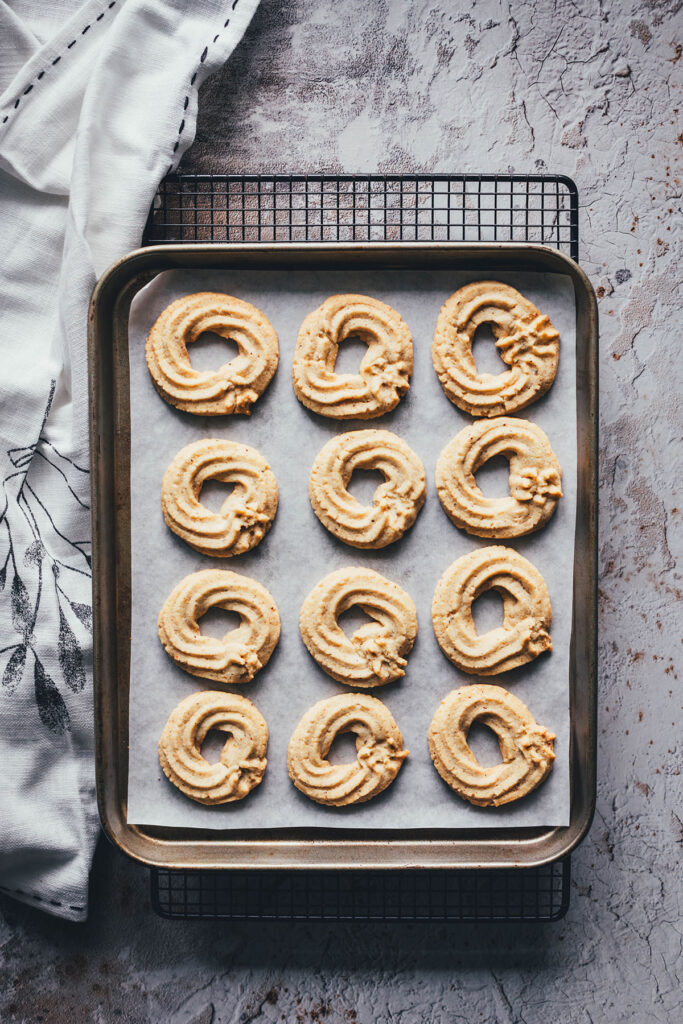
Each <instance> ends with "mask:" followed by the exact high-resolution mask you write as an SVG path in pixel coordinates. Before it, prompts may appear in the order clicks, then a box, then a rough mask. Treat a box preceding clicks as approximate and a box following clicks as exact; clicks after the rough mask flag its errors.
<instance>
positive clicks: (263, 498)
mask: <svg viewBox="0 0 683 1024" xmlns="http://www.w3.org/2000/svg"><path fill="white" fill-rule="evenodd" d="M207 480H219V481H221V482H222V483H225V484H233V485H234V486H233V490H232V491H231V492H230V494H229V495H228V496H227V498H226V499H225V501H224V502H223V505H222V507H221V510H220V512H212V511H211V510H210V509H208V508H207V507H206V505H202V503H201V501H200V492H201V489H202V487H203V486H204V484H205V483H206V482H207ZM277 502H278V489H277V481H276V479H275V476H274V475H273V473H271V471H270V467H269V465H268V463H267V462H266V460H265V459H264V458H263V456H262V455H261V454H260V453H259V452H257V450H256V449H255V448H249V447H248V446H247V445H246V444H237V443H236V442H234V441H220V440H217V439H216V438H208V439H206V440H202V441H194V442H193V443H192V444H188V445H187V446H186V447H185V448H183V449H182V451H180V452H178V454H177V455H176V457H175V458H174V460H173V462H172V463H171V465H170V466H169V467H168V469H167V470H166V473H165V474H164V479H163V482H162V484H161V509H162V511H163V514H164V519H165V520H166V525H167V526H168V527H169V529H171V530H173V532H174V533H176V534H177V535H178V536H179V537H182V539H183V540H184V541H186V543H187V544H189V545H190V546H191V547H193V548H195V550H196V551H201V553H202V554H204V555H215V556H218V557H221V558H228V557H229V556H231V555H241V554H243V553H244V552H245V551H249V550H250V549H251V548H253V547H256V545H257V544H258V543H259V541H261V540H262V539H263V537H264V536H265V534H266V533H267V532H268V530H269V529H270V527H271V524H272V522H273V517H274V516H275V513H276V511H277Z"/></svg>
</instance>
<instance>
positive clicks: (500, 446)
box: [436, 416, 562, 537]
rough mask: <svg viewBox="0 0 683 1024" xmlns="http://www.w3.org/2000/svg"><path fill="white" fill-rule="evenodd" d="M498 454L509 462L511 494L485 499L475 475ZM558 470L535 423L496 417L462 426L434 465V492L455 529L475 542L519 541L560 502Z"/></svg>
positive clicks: (548, 442) (537, 528) (548, 446)
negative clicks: (481, 539) (480, 539)
mask: <svg viewBox="0 0 683 1024" xmlns="http://www.w3.org/2000/svg"><path fill="white" fill-rule="evenodd" d="M496 455H504V456H505V458H506V459H508V461H509V463H510V494H509V496H508V497H506V498H486V497H484V495H483V494H482V492H481V490H480V489H479V487H478V486H477V482H476V480H475V473H476V472H477V470H478V469H480V468H481V467H482V466H483V465H484V463H485V462H488V460H489V459H493V458H495V457H496ZM561 481H562V470H561V469H560V464H559V462H558V461H557V458H556V457H555V453H554V451H553V450H552V448H551V447H550V441H549V440H548V438H547V437H546V435H545V434H544V432H543V431H542V430H541V428H540V427H537V426H536V424H535V423H530V422H529V420H523V419H518V418H516V417H509V416H500V417H496V418H495V419H491V420H480V421H479V422H478V423H472V424H470V425H469V426H468V427H465V428H464V429H463V430H461V431H460V433H459V434H456V436H455V437H454V438H453V440H452V441H451V442H450V443H449V444H447V445H446V447H445V448H444V450H443V451H442V452H441V455H440V456H439V461H438V462H437V464H436V489H437V491H438V493H439V498H440V499H441V504H442V505H443V507H444V509H445V511H446V513H447V515H448V516H449V517H450V519H452V520H453V522H454V523H455V525H456V526H460V527H462V529H463V530H467V532H468V533H472V534H474V535H475V536H476V537H521V536H523V535H524V534H526V533H533V532H534V530H540V528H541V527H542V526H544V525H545V524H546V523H547V521H548V520H549V519H550V517H551V516H552V514H553V512H554V511H555V507H556V505H557V502H558V500H559V499H560V498H561V497H562V488H561Z"/></svg>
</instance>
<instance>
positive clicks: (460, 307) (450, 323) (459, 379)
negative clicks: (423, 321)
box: [432, 281, 560, 416]
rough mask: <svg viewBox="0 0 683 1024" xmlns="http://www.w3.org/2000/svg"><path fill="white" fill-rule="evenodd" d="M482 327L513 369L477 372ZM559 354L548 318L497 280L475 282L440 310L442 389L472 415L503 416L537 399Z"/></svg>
mask: <svg viewBox="0 0 683 1024" xmlns="http://www.w3.org/2000/svg"><path fill="white" fill-rule="evenodd" d="M482 324H490V326H491V330H492V331H493V336H494V338H495V339H496V348H497V349H498V351H499V353H500V357H501V359H502V360H503V362H505V363H507V364H508V366H509V367H510V369H509V370H504V371H503V373H498V374H492V373H479V372H478V370H477V367H476V364H475V362H474V357H473V355H472V342H473V341H474V335H475V334H476V331H477V328H478V327H480V326H481V325H482ZM559 354H560V335H559V333H558V332H557V331H556V330H555V328H554V327H553V325H552V324H551V322H550V320H549V319H548V317H547V316H546V315H545V314H544V313H541V311H540V310H539V309H537V307H536V306H535V305H534V304H533V302H530V301H529V300H528V299H526V298H525V297H524V296H523V295H521V294H520V293H519V292H518V291H516V290H515V289H514V288H511V287H510V286H509V285H507V284H501V283H500V282H499V281H477V282H475V283H473V284H466V285H465V286H464V287H463V288H459V289H458V291H457V292H454V293H453V295H451V297H450V298H449V299H448V300H447V301H446V302H445V303H444V305H443V306H442V307H441V312H440V313H439V318H438V320H437V324H436V331H435V333H434V342H433V344H432V359H433V361H434V369H435V370H436V373H437V376H438V378H439V380H440V381H441V385H442V387H443V389H444V391H445V392H446V394H447V395H448V397H449V398H450V400H451V402H453V403H454V404H455V405H457V406H458V407H459V408H460V409H464V410H465V412H468V413H470V415H472V416H503V415H505V413H510V412H519V410H520V409H524V408H525V407H526V406H527V405H530V404H531V402H534V401H536V399H537V398H540V396H541V395H543V394H545V392H546V391H547V390H548V388H549V387H550V386H551V384H552V383H553V381H554V379H555V374H556V372H557V363H558V359H559Z"/></svg>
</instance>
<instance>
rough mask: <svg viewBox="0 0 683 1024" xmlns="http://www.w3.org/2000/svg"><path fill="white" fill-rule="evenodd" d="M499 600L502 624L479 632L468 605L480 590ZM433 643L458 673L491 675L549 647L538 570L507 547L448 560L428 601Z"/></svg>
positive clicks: (546, 605)
mask: <svg viewBox="0 0 683 1024" xmlns="http://www.w3.org/2000/svg"><path fill="white" fill-rule="evenodd" d="M491 589H494V590H497V591H498V592H499V593H500V595H501V597H502V598H503V609H504V619H503V625H502V626H499V627H497V628H496V629H491V630H489V631H488V632H487V633H484V634H483V635H482V636H480V635H479V634H478V633H477V630H476V627H475V625H474V620H473V618H472V605H473V604H474V602H475V601H476V600H477V598H478V597H479V596H480V595H481V594H483V593H484V592H485V591H486V590H491ZM432 621H433V623H434V633H435V634H436V639H437V640H438V641H439V646H440V647H441V650H442V651H443V652H444V654H445V655H446V657H447V658H450V660H451V661H452V662H453V664H454V665H456V666H457V667H458V668H460V669H462V670H463V672H472V673H474V674H475V675H478V676H495V675H498V673H499V672H507V671H508V670H509V669H512V668H518V667H519V666H520V665H525V664H526V663H527V662H528V661H532V660H533V659H534V658H536V657H537V656H538V655H539V654H541V653H542V652H543V651H551V650H552V647H553V645H552V641H551V639H550V624H551V622H552V611H551V608H550V595H549V594H548V588H547V587H546V585H545V581H544V579H543V577H542V576H541V574H540V572H539V571H538V569H536V568H535V567H534V566H533V565H532V564H531V562H529V561H528V560H527V559H526V558H523V557H522V555H520V554H518V553H517V552H516V551H514V550H513V549H512V548H506V547H502V545H495V546H493V547H489V548H479V549H478V550H476V551H471V552H470V553H469V554H468V555H463V557H462V558H458V559H457V561H455V562H453V564H452V565H451V566H449V568H448V569H446V571H445V573H444V574H443V576H442V577H441V579H440V580H439V582H438V584H437V586H436V590H435V592H434V600H433V602H432Z"/></svg>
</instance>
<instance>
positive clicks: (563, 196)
mask: <svg viewBox="0 0 683 1024" xmlns="http://www.w3.org/2000/svg"><path fill="white" fill-rule="evenodd" d="M385 241H386V242H423V241H424V242H439V241H449V242H496V241H499V242H536V243H542V244H544V245H550V246H552V247H553V248H556V249H560V250H561V251H562V252H565V253H566V254H567V255H568V256H570V257H571V258H572V259H574V260H577V261H578V258H579V204H578V193H577V190H576V186H575V184H574V182H573V181H571V179H570V178H566V177H562V176H551V175H517V174H511V175H498V174H436V175H420V174H409V175H392V174H382V175H373V174H370V175H329V174H307V175H302V174H288V175H279V174H275V175H268V174H222V175H217V174H211V175H208V174H174V175H169V177H167V178H165V179H164V181H162V183H161V185H160V186H159V190H158V192H157V195H156V197H155V200H154V204H153V206H152V209H151V211H150V214H149V218H148V221H147V225H146V228H145V232H144V236H143V242H144V244H145V245H163V244H164V243H165V242H166V243H168V242H385ZM151 885H152V905H153V907H154V909H155V910H156V912H157V913H158V914H160V915H161V916H163V917H168V918H204V919H211V918H230V919H240V920H268V921H274V920H288V921H292V920H304V921H489V922H495V921H557V920H559V919H560V918H561V917H563V916H564V914H565V913H566V912H567V909H568V907H569V885H570V858H569V857H566V858H564V860H561V861H556V862H554V863H552V864H547V865H545V866H543V867H541V868H537V869H523V870H509V871H508V870H494V869H490V870H479V871H443V870H424V871H413V870H405V871H404V870H401V871H354V870H350V871H349V870H345V871H282V870H275V871H254V870H242V871H194V870H187V871H167V870H159V869H157V870H153V871H152V873H151Z"/></svg>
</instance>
